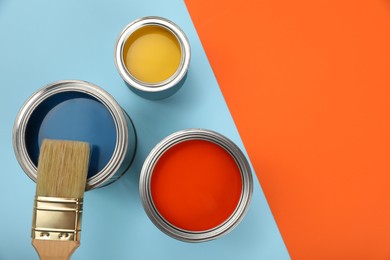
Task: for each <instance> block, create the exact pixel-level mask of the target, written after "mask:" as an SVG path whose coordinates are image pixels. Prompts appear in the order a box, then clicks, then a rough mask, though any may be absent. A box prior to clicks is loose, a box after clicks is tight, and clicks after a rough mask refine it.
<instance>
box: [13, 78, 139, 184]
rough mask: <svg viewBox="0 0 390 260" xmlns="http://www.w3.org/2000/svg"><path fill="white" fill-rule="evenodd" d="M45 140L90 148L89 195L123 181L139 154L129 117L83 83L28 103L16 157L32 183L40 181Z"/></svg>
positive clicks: (52, 88) (63, 84)
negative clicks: (84, 144)
mask: <svg viewBox="0 0 390 260" xmlns="http://www.w3.org/2000/svg"><path fill="white" fill-rule="evenodd" d="M100 116H101V117H100ZM42 138H50V139H68V140H79V141H86V142H88V143H90V144H91V146H92V147H91V162H90V167H89V172H88V179H87V187H86V189H87V190H90V189H94V188H98V187H102V186H105V185H108V184H110V183H112V182H114V181H115V180H117V179H118V178H119V177H120V176H122V175H123V174H124V173H125V172H126V171H127V169H128V168H129V166H130V164H131V162H132V161H133V158H134V155H135V150H136V132H135V128H134V126H133V123H132V121H131V119H130V118H129V116H128V115H127V114H126V113H125V112H124V110H122V108H121V107H120V106H119V104H118V103H117V102H116V101H115V99H114V98H113V97H112V96H111V95H110V94H108V93H107V92H106V91H104V90H103V89H101V88H100V87H98V86H96V85H94V84H91V83H89V82H85V81H79V80H66V81H58V82H54V83H51V84H48V85H46V86H44V87H43V88H41V89H39V90H38V91H36V92H35V93H34V94H33V95H32V96H31V97H30V98H29V99H28V100H27V101H26V102H25V103H24V105H23V106H22V108H21V109H20V111H19V114H18V115H17V117H16V120H15V124H14V128H13V146H14V151H15V155H16V158H17V160H18V162H19V164H20V166H21V167H22V169H23V170H24V172H25V173H26V175H27V176H28V177H30V178H31V179H32V180H33V181H36V179H37V163H38V155H39V146H40V142H41V141H42V140H41V139H42Z"/></svg>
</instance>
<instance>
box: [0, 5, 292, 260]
mask: <svg viewBox="0 0 390 260" xmlns="http://www.w3.org/2000/svg"><path fill="white" fill-rule="evenodd" d="M149 15H158V16H163V17H166V18H168V19H171V20H172V21H174V22H175V23H177V24H178V25H179V26H180V27H181V28H182V29H183V30H184V31H185V32H186V34H187V36H188V38H189V41H190V44H191V47H192V60H191V64H190V69H189V73H188V78H187V81H186V83H185V85H184V86H183V88H182V89H181V90H180V91H179V92H178V93H177V94H175V95H174V96H172V97H171V98H168V99H166V100H162V101H149V100H145V99H142V98H140V97H138V96H136V95H134V94H133V93H132V92H131V91H130V90H129V89H128V88H127V87H126V85H125V84H124V82H123V81H122V79H121V78H120V76H119V75H118V73H117V71H116V69H115V65H114V60H113V53H114V44H115V41H116V38H117V36H118V34H119V32H120V31H121V30H122V28H123V27H124V26H125V25H126V24H128V23H129V22H131V21H133V20H135V19H137V18H139V17H142V16H149ZM226 58H227V59H228V57H226ZM62 79H81V80H86V81H90V82H92V83H95V84H97V85H99V86H101V87H102V88H104V89H105V90H107V91H108V92H110V93H111V94H112V95H113V96H114V97H115V98H116V99H117V101H118V102H119V104H120V105H121V106H122V107H123V108H124V109H125V110H126V111H127V112H128V114H129V115H130V116H131V118H132V119H133V121H134V124H135V126H136V129H137V133H138V149H137V154H136V158H135V161H134V163H133V165H132V167H131V169H130V171H129V172H128V173H127V174H126V175H125V176H124V177H123V178H122V179H120V180H119V181H117V182H116V183H114V184H112V185H110V186H108V187H105V188H102V189H97V190H93V191H90V192H87V193H86V195H85V207H84V215H83V217H84V219H83V231H82V239H81V247H80V248H79V249H78V250H77V251H76V252H75V253H74V255H73V257H72V259H75V260H76V259H87V260H89V259H93V260H99V259H114V260H121V259H186V260H190V259H289V255H288V252H287V250H286V248H285V245H284V243H283V240H282V238H281V236H280V233H279V231H278V229H277V226H276V224H275V222H274V219H273V217H272V214H271V212H270V210H269V207H268V205H267V202H266V200H265V197H264V195H263V193H262V191H261V188H260V186H259V184H258V182H257V179H256V178H255V187H254V194H253V200H252V204H251V207H250V210H249V212H248V214H247V215H246V217H245V219H244V220H243V222H242V223H241V224H240V225H239V226H238V227H237V228H236V229H234V230H233V231H232V232H231V233H230V234H228V235H227V236H224V237H222V238H219V239H217V240H214V241H211V242H206V243H200V244H190V243H184V242H180V241H177V240H174V239H172V238H170V237H168V236H166V235H165V234H163V233H162V232H160V231H159V230H158V229H157V228H156V227H155V226H154V225H153V224H152V223H151V221H150V220H149V219H148V217H147V216H146V214H145V212H144V210H143V208H142V205H141V202H140V198H139V191H138V180H139V171H140V168H141V165H142V163H143V160H144V159H145V157H146V156H147V154H148V152H149V151H150V150H151V149H152V147H153V146H154V145H155V144H156V143H157V142H159V141H160V140H161V139H162V138H164V137H165V136H167V135H169V134H171V133H173V132H175V131H177V130H181V129H185V128H192V127H197V128H198V127H200V128H208V129H212V130H215V131H218V132H220V133H222V134H224V135H226V136H228V137H229V138H231V139H232V140H233V141H234V142H236V143H237V144H238V145H239V146H240V147H241V148H243V145H242V142H241V140H240V137H239V135H238V132H237V130H236V128H235V125H234V122H233V120H232V118H231V116H230V113H229V110H228V108H227V106H226V104H225V101H224V99H223V96H222V94H221V92H220V89H219V86H218V84H217V82H216V80H215V77H214V75H213V72H212V69H211V68H210V65H209V63H208V61H207V58H206V56H205V53H204V51H203V48H202V46H201V43H200V41H199V39H198V36H197V34H196V31H195V29H194V27H193V24H192V22H191V19H190V16H189V14H188V12H187V9H186V7H185V4H184V2H183V1H182V0H169V1H158V0H155V1H152V0H140V1H125V0H123V1H120V0H110V1H92V0H88V1H87V0H84V1H50V0H46V1H29V0H26V1H19V0H0V89H1V94H0V165H1V170H0V174H1V181H0V202H1V203H0V207H1V213H0V227H1V229H0V259H1V260H11V259H17V260H20V259H38V257H37V254H36V252H35V251H34V249H33V247H32V246H31V239H30V228H31V216H32V204H33V197H34V193H35V183H33V182H32V181H31V180H30V179H29V178H28V177H27V176H26V175H25V174H24V172H23V171H22V170H21V168H20V166H19V165H18V163H17V161H16V159H15V156H14V152H13V148H12V127H13V123H14V119H15V117H16V114H17V112H18V110H19V109H20V107H21V106H22V104H23V103H24V101H25V100H26V99H27V98H28V97H29V96H30V95H31V94H32V93H33V92H35V91H36V90H37V89H38V88H40V87H41V86H43V85H45V84H47V83H50V82H53V81H57V80H62ZM259 149H261V147H259ZM254 176H255V175H254Z"/></svg>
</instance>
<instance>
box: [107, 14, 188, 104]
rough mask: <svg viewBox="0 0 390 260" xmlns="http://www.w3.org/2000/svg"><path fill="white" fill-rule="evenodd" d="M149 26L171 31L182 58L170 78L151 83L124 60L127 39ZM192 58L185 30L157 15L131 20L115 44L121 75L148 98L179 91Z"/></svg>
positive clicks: (130, 86)
mask: <svg viewBox="0 0 390 260" xmlns="http://www.w3.org/2000/svg"><path fill="white" fill-rule="evenodd" d="M147 26H156V27H160V28H162V29H165V30H166V31H168V32H169V33H171V34H172V35H173V36H174V37H175V38H176V39H177V41H178V43H179V44H180V49H181V59H180V64H179V66H178V68H177V70H176V72H174V73H173V74H172V75H171V76H170V77H169V78H167V79H165V80H162V81H160V82H153V83H150V82H146V81H142V80H140V79H138V78H136V77H135V76H134V75H132V74H131V73H130V72H129V70H128V69H127V67H126V65H125V61H124V48H125V44H126V41H127V40H128V39H129V37H130V36H131V35H133V34H134V33H135V32H137V31H138V30H139V29H141V28H145V27H147ZM190 58H191V50H190V44H189V41H188V39H187V37H186V35H185V34H184V32H183V31H182V30H181V29H180V28H179V26H177V25H176V24H175V23H173V22H172V21H170V20H168V19H165V18H162V17H157V16H148V17H143V18H140V19H138V20H135V21H133V22H131V23H130V24H128V25H127V26H126V27H125V28H124V29H123V31H122V32H121V33H120V35H119V37H118V39H117V41H116V44H115V55H114V59H115V65H116V67H117V69H118V72H119V74H120V76H121V77H122V79H123V80H124V81H125V82H126V83H127V85H128V86H129V88H130V89H131V90H132V91H133V92H135V93H136V94H138V95H139V96H141V97H144V98H147V99H163V98H167V97H169V96H171V95H172V94H174V93H175V92H176V91H178V90H179V89H180V88H181V86H182V85H183V83H184V81H185V78H186V76H187V71H188V67H189V64H190Z"/></svg>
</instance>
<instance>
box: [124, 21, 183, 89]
mask: <svg viewBox="0 0 390 260" xmlns="http://www.w3.org/2000/svg"><path fill="white" fill-rule="evenodd" d="M181 56H182V54H181V47H180V43H179V41H178V39H177V38H176V36H175V35H174V34H173V33H172V32H171V31H169V30H168V29H165V28H163V27H161V26H154V25H148V26H143V27H141V28H139V29H137V30H136V31H135V32H133V33H132V34H131V35H130V36H129V38H128V39H127V40H126V43H125V45H124V49H123V60H124V63H125V66H126V68H127V70H128V71H129V73H130V74H131V75H133V77H135V78H136V79H138V80H140V81H143V82H146V83H151V84H154V83H159V82H163V81H165V80H167V79H169V78H170V77H171V76H172V75H173V74H174V73H175V72H176V71H177V69H178V68H179V66H180V62H181Z"/></svg>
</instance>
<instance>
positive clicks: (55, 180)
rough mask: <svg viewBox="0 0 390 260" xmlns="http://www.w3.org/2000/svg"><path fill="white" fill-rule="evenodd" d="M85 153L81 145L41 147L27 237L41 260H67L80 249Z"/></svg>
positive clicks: (55, 143) (84, 145) (50, 142)
mask: <svg viewBox="0 0 390 260" xmlns="http://www.w3.org/2000/svg"><path fill="white" fill-rule="evenodd" d="M89 152H90V147H89V144H88V143H84V142H76V141H62V140H44V141H43V143H42V146H41V151H40V155H39V162H38V176H37V186H36V195H35V201H34V210H33V223H32V234H31V237H32V244H33V246H34V247H35V249H36V251H37V252H38V254H39V257H40V259H41V260H49V259H50V260H53V259H55V260H62V259H69V258H70V256H71V254H72V253H73V252H74V251H75V250H76V249H77V247H79V245H80V232H81V214H82V206H83V196H84V191H85V186H86V180H87V172H88V164H89Z"/></svg>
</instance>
